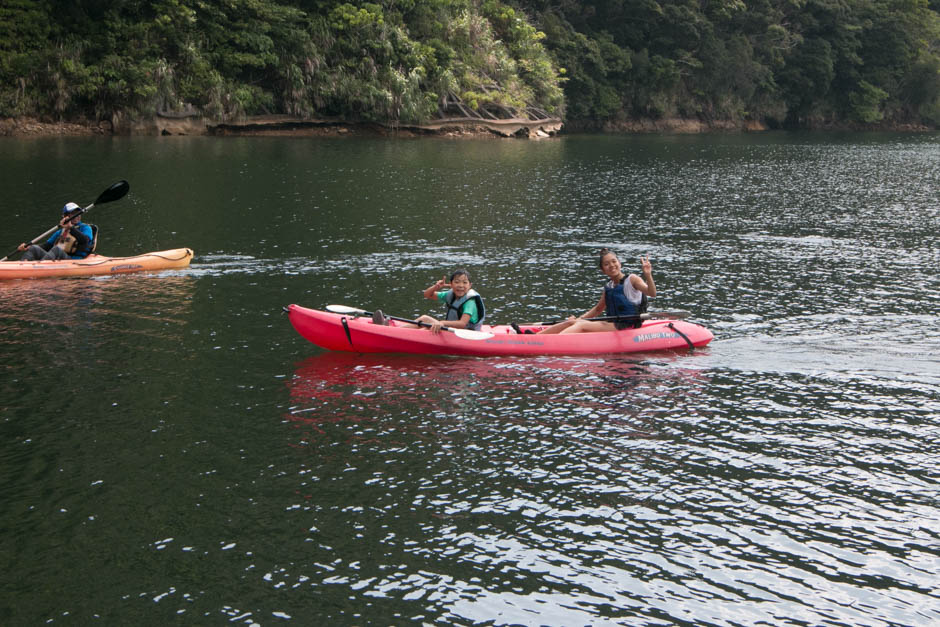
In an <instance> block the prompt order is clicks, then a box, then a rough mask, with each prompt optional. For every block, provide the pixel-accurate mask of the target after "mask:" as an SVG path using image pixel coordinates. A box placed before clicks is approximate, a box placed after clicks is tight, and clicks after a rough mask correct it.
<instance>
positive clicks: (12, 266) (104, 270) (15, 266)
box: [0, 248, 193, 279]
mask: <svg viewBox="0 0 940 627" xmlns="http://www.w3.org/2000/svg"><path fill="white" fill-rule="evenodd" d="M192 258H193V251H192V250H191V249H189V248H173V249H171V250H161V251H157V252H152V253H144V254H142V255H135V256H133V257H105V256H103V255H94V254H92V255H88V256H87V257H86V258H84V259H58V260H55V261H0V279H42V278H46V277H64V276H95V275H101V274H125V273H128V272H153V271H156V270H172V269H174V268H185V267H186V266H188V265H189V262H190V261H192Z"/></svg>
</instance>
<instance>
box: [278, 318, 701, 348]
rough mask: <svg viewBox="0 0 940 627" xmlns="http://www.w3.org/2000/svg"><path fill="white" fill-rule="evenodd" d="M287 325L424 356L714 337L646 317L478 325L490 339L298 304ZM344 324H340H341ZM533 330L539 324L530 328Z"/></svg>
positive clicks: (678, 343) (339, 342)
mask: <svg viewBox="0 0 940 627" xmlns="http://www.w3.org/2000/svg"><path fill="white" fill-rule="evenodd" d="M287 311H288V315H289V317H290V321H291V324H292V325H293V326H294V329H296V331H297V332H298V333H299V334H300V335H301V336H302V337H303V338H304V339H306V340H308V341H310V342H312V343H313V344H316V345H317V346H319V347H321V348H325V349H327V350H333V351H349V352H355V353H413V354H425V355H472V356H479V357H487V356H496V355H597V354H604V353H636V352H648V351H661V350H688V349H689V348H692V347H693V346H694V347H700V346H705V345H706V344H708V343H709V342H710V341H711V340H712V339H713V338H714V336H713V335H712V333H711V332H710V331H709V330H708V329H706V328H705V327H702V326H700V325H697V324H693V323H691V322H685V321H684V320H647V321H646V322H644V323H643V326H642V327H640V328H638V329H624V330H622V331H610V332H603V333H570V334H560V335H558V334H549V335H537V334H517V333H516V332H515V331H514V330H513V329H512V328H511V327H509V326H508V325H494V326H488V325H484V326H483V328H482V329H481V331H485V332H488V333H492V334H493V337H491V338H487V339H480V340H470V339H464V338H460V337H457V335H456V334H454V333H438V334H434V333H431V332H430V331H428V330H426V329H410V328H402V327H395V326H381V325H376V324H372V320H371V318H358V317H354V316H350V315H343V314H335V313H331V312H327V311H319V310H316V309H308V308H306V307H301V306H300V305H290V306H289V307H288V308H287ZM344 322H345V324H344ZM530 328H532V329H533V330H538V329H539V328H541V327H530Z"/></svg>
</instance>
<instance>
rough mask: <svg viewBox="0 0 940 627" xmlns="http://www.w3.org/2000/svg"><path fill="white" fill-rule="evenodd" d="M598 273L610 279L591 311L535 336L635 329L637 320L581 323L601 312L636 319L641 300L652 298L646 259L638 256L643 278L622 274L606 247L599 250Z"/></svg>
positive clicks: (651, 280) (654, 289) (637, 324)
mask: <svg viewBox="0 0 940 627" xmlns="http://www.w3.org/2000/svg"><path fill="white" fill-rule="evenodd" d="M599 255H600V267H601V272H603V273H604V274H606V275H607V277H608V278H609V279H610V280H609V281H608V282H607V285H605V286H604V291H603V292H601V298H600V300H599V301H597V304H596V305H594V306H593V307H592V308H591V309H589V310H587V311H586V312H584V313H583V314H581V315H580V316H578V317H577V318H575V317H574V316H571V317H570V318H568V319H567V320H565V321H564V322H559V323H558V324H554V325H552V326H550V327H548V328H546V329H542V330H541V331H539V333H593V332H597V331H615V330H620V329H628V328H632V327H634V326H639V322H640V320H639V318H636V319H630V318H626V319H624V320H615V321H611V322H608V321H606V320H583V318H594V317H596V316H599V315H600V314H601V312H603V311H605V309H606V314H605V315H607V316H636V315H638V314H640V313H641V311H640V306H641V304H642V303H643V297H644V296H648V297H650V298H652V297H653V296H656V283H654V282H653V266H652V265H650V260H649V257H640V263H641V264H642V267H643V277H642V278H641V277H639V276H637V275H635V274H624V272H623V270H622V269H621V267H620V259H618V258H617V255H616V254H615V253H614V252H613V251H611V250H608V249H607V248H604V249H602V250H601V251H600V253H599Z"/></svg>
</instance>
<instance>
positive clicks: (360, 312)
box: [326, 305, 493, 340]
mask: <svg viewBox="0 0 940 627" xmlns="http://www.w3.org/2000/svg"><path fill="white" fill-rule="evenodd" d="M326 310H327V311H332V312H333V313H338V314H355V315H357V316H371V315H372V312H371V311H366V310H365V309H356V308H355V307H347V306H346V305H327V306H326ZM385 317H386V318H388V319H389V320H397V321H398V322H407V323H409V324H416V325H418V326H419V327H430V326H431V325H430V324H428V323H427V322H418V321H417V320H409V319H408V318H399V317H397V316H389V315H386V316H385ZM441 329H443V330H444V331H447V332H449V333H453V334H454V335H456V336H457V337H459V338H463V339H465V340H488V339H490V338H491V337H493V334H492V333H486V332H484V331H472V330H470V329H452V328H451V327H441Z"/></svg>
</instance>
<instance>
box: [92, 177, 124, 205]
mask: <svg viewBox="0 0 940 627" xmlns="http://www.w3.org/2000/svg"><path fill="white" fill-rule="evenodd" d="M130 189H131V185H130V183H128V182H127V181H118V182H117V183H115V184H114V185H112V186H111V187H109V188H108V189H106V190H104V191H103V192H101V195H100V196H98V198H97V199H96V200H95V202H94V204H96V205H100V204H102V203H106V202H114V201H115V200H119V199H121V198H124V196H126V195H127V192H129V191H130Z"/></svg>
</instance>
